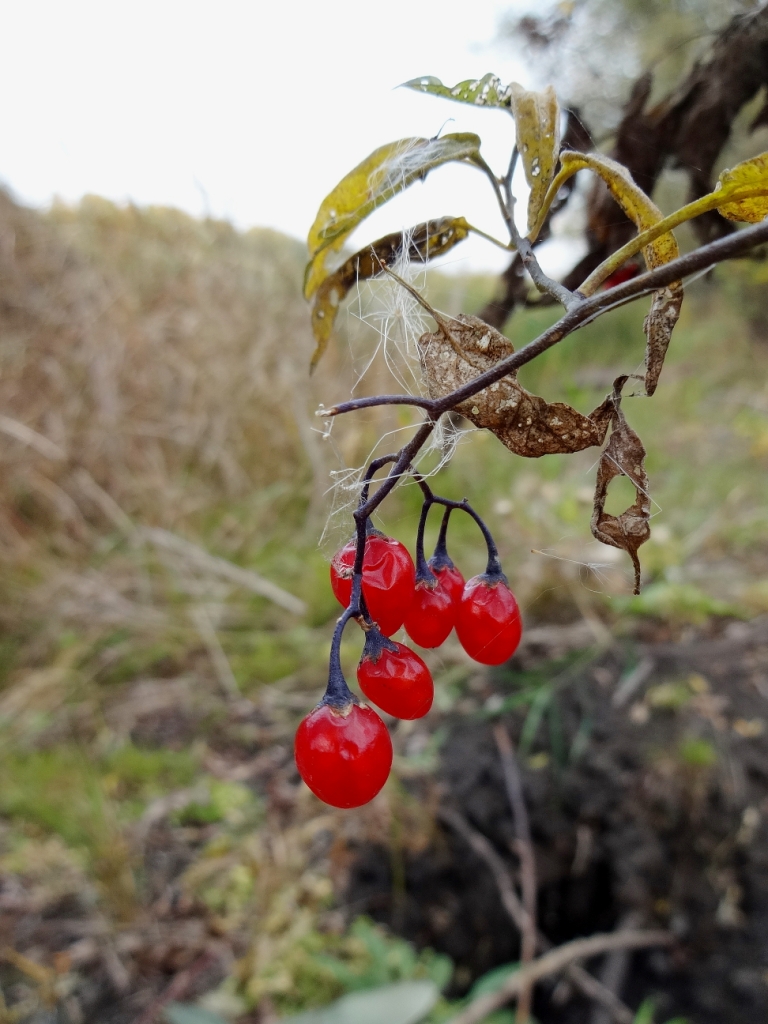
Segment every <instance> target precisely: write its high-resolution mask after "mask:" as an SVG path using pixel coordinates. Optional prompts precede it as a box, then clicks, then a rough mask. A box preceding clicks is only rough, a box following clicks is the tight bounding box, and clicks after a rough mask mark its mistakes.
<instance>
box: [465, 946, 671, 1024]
mask: <svg viewBox="0 0 768 1024" xmlns="http://www.w3.org/2000/svg"><path fill="white" fill-rule="evenodd" d="M673 941H674V936H673V935H672V933H671V932H664V931H621V932H611V933H610V934H608V935H591V936H590V937H589V938H588V939H574V940H573V941H572V942H566V943H564V944H563V945H562V946H557V947H556V948H555V949H552V950H550V952H549V953H545V954H544V956H540V957H539V958H538V960H534V961H533V963H532V964H529V965H528V966H527V967H522V968H521V969H520V970H519V971H516V972H515V973H514V974H512V975H510V977H509V978H508V979H507V980H506V981H505V982H504V984H503V985H502V986H501V987H500V988H498V989H497V990H496V991H495V992H489V993H488V995H485V996H479V997H478V998H477V999H475V1000H473V1001H472V1002H471V1003H470V1004H469V1006H468V1007H467V1008H466V1009H465V1010H464V1011H463V1012H462V1013H460V1014H458V1016H456V1017H454V1018H453V1019H452V1020H450V1021H449V1022H448V1024H480V1021H482V1020H484V1019H485V1018H486V1017H487V1016H489V1014H491V1013H493V1012H494V1011H495V1010H498V1009H499V1008H500V1007H502V1006H503V1005H504V1004H505V1003H507V1002H509V1001H510V1000H511V999H514V998H515V997H516V996H518V995H519V994H520V992H521V991H522V990H523V989H524V988H526V987H528V986H530V985H533V984H535V983H536V982H537V981H541V979H542V978H546V977H548V976H549V975H551V974H557V973H558V972H559V971H562V970H564V969H565V968H566V967H568V965H569V964H572V963H573V962H574V961H575V960H588V959H589V958H590V957H593V956H598V955H599V954H600V953H607V952H609V951H611V950H614V949H646V948H647V947H649V946H669V945H671V944H672V942H673Z"/></svg>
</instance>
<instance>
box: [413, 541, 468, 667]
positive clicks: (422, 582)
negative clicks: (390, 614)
mask: <svg viewBox="0 0 768 1024" xmlns="http://www.w3.org/2000/svg"><path fill="white" fill-rule="evenodd" d="M427 565H428V566H429V569H430V577H431V578H429V577H419V578H417V580H416V587H415V590H414V595H413V602H412V604H411V607H410V608H409V610H408V614H407V615H406V617H405V631H406V633H407V634H408V636H409V637H410V638H411V640H413V642H414V643H416V644H418V645H419V647H439V646H440V644H442V643H443V642H444V641H445V640H447V638H448V635H449V634H450V632H451V630H452V629H453V627H454V626H455V625H456V614H457V612H458V606H459V601H460V599H461V595H462V592H463V590H464V577H463V576H462V575H461V573H460V572H459V570H458V569H457V568H456V566H455V565H453V563H451V564H450V565H446V564H437V563H436V560H435V559H433V558H430V560H429V562H428V563H427Z"/></svg>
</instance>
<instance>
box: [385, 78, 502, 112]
mask: <svg viewBox="0 0 768 1024" xmlns="http://www.w3.org/2000/svg"><path fill="white" fill-rule="evenodd" d="M402 88H403V89H414V90H415V91H416V92H424V93H428V94H429V95H430V96H442V97H443V98H444V99H447V100H455V101H456V102H457V103H471V104H472V105H473V106H475V107H503V108H506V109H509V100H510V87H509V86H508V85H502V84H501V81H500V80H499V79H498V78H497V77H496V75H491V74H488V75H483V77H482V78H468V79H466V81H464V82H459V83H458V85H454V86H453V87H452V88H449V87H448V86H447V85H443V83H442V82H441V81H440V79H439V78H434V77H433V76H432V75H424V76H423V77H422V78H412V79H411V80H410V82H403V85H402Z"/></svg>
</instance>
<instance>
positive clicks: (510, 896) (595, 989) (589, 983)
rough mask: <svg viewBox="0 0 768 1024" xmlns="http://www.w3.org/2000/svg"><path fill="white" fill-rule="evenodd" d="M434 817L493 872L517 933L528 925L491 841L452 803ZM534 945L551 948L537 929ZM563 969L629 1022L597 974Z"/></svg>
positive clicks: (619, 1023) (625, 1009) (542, 949)
mask: <svg viewBox="0 0 768 1024" xmlns="http://www.w3.org/2000/svg"><path fill="white" fill-rule="evenodd" d="M437 817H438V818H439V819H440V821H442V822H444V823H445V824H446V825H448V826H449V827H450V828H452V829H453V830H454V832H456V833H457V834H458V835H460V836H461V838H462V839H463V840H464V841H465V842H466V843H467V845H468V846H469V847H470V848H471V849H472V850H473V851H474V852H475V853H476V854H477V856H478V857H479V858H480V859H481V860H482V861H484V862H485V864H486V865H487V866H488V868H489V869H490V871H491V874H492V875H493V879H494V881H495V883H496V887H497V888H498V890H499V895H500V896H501V903H502V906H503V907H504V909H505V910H506V912H507V914H508V915H509V917H510V918H511V920H512V922H513V923H514V924H515V926H516V927H517V928H518V929H519V931H520V932H521V934H522V933H523V931H524V929H525V928H526V927H528V915H527V913H526V910H525V907H524V906H523V904H522V903H521V901H520V898H519V896H518V895H517V892H516V891H515V885H514V882H513V880H512V876H511V875H510V873H509V871H508V870H507V866H506V864H505V863H504V861H503V860H502V858H501V857H500V856H499V854H498V853H497V852H496V850H495V849H494V848H493V845H492V844H491V843H490V842H489V841H488V840H487V839H486V837H485V836H484V835H483V834H482V832H478V831H477V829H475V828H473V827H472V826H471V825H470V824H469V822H468V821H467V819H466V818H465V817H464V815H463V814H460V813H459V811H457V810H455V809H454V808H452V807H441V808H440V809H439V810H438V812H437ZM536 946H537V949H538V950H539V951H540V952H542V953H547V952H549V950H550V949H552V948H553V947H552V943H551V942H550V941H549V939H548V938H547V937H546V935H543V934H542V933H541V932H538V934H537V936H536ZM565 973H566V974H567V976H568V978H569V980H570V981H571V982H572V983H573V984H574V985H575V987H576V988H577V989H578V990H579V991H580V992H581V993H582V995H585V996H586V997H587V998H588V999H592V1000H593V1001H594V1002H596V1003H599V1005H600V1006H602V1007H604V1008H605V1009H606V1010H608V1012H609V1013H610V1014H611V1015H612V1017H613V1019H614V1021H615V1022H616V1024H632V1022H633V1021H634V1018H635V1015H634V1014H633V1013H632V1011H631V1010H630V1009H629V1007H628V1006H626V1005H625V1004H624V1003H623V1002H622V1001H621V999H619V998H618V996H616V995H615V994H614V993H613V992H611V990H610V989H609V988H607V987H606V986H605V985H603V984H602V983H601V982H600V981H598V980H597V978H594V977H593V976H592V975H591V974H590V973H589V972H588V971H585V970H584V968H583V967H580V966H579V965H578V964H571V965H570V966H569V967H566V969H565Z"/></svg>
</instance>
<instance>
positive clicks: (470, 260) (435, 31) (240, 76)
mask: <svg viewBox="0 0 768 1024" xmlns="http://www.w3.org/2000/svg"><path fill="white" fill-rule="evenodd" d="M530 6H531V4H530V2H528V3H526V0H507V2H505V0H386V2H384V3H370V2H369V3H364V2H362V0H357V2H355V0H304V2H299V3H296V2H294V3H291V2H289V0H216V2H214V0H206V2H200V0H184V2H179V0H154V2H147V0H132V2H131V3H127V2H125V0H53V2H51V0H48V2H46V0H20V2H16V3H12V2H11V0H6V3H5V5H4V9H3V17H2V22H3V23H2V48H1V54H2V55H1V56H0V95H2V96H3V103H2V108H1V109H2V113H0V182H3V183H4V184H5V185H6V186H8V187H10V189H11V190H12V192H13V193H14V194H15V195H16V197H17V198H19V199H20V200H21V201H22V202H26V203H30V204H33V205H41V206H43V205H47V204H48V203H50V201H51V199H52V198H53V197H54V196H60V197H62V198H63V199H65V200H67V201H75V200H77V199H79V198H80V197H81V196H82V195H84V194H86V193H89V192H90V193H97V194H99V195H103V196H107V197H109V198H110V199H114V200H117V201H127V200H131V201H133V202H136V203H138V204H141V205H145V204H150V203H158V204H165V205H172V206H177V207H181V208H182V209H184V210H187V211H188V212H190V213H192V214H196V215H199V214H202V213H206V212H210V213H211V214H212V215H213V216H217V217H225V218H228V219H230V220H232V221H233V222H234V223H235V224H236V225H238V226H239V227H243V228H245V227H251V226H256V225H263V226H269V227H275V228H278V229H280V230H282V231H285V232H287V233H289V234H292V235H295V236H297V237H301V238H304V237H305V236H306V233H307V230H308V228H309V226H310V224H311V222H312V220H313V218H314V215H315V212H316V210H317V207H318V205H319V203H320V201H321V200H322V198H323V197H324V195H325V194H326V193H327V192H328V191H329V190H330V189H331V188H332V187H333V185H334V184H335V183H336V182H337V181H338V180H339V179H340V178H341V177H342V176H343V175H344V174H345V173H346V172H347V171H348V170H350V169H351V168H352V167H353V166H354V165H355V164H356V163H358V162H359V161H360V160H361V159H362V158H363V157H364V156H366V155H367V154H368V153H369V152H370V151H371V150H372V149H375V148H376V147H377V146H379V145H381V144H382V143H384V142H389V141H391V140H393V139H396V138H399V137H402V136H407V135H424V136H430V135H434V134H436V133H437V131H438V130H439V129H440V128H441V126H442V125H443V123H444V122H445V121H446V120H447V119H448V118H454V119H455V120H454V122H453V123H451V124H449V125H447V126H446V131H476V132H477V133H478V134H480V135H481V136H482V138H483V141H484V146H483V151H484V153H485V155H486V158H487V159H488V160H489V162H490V163H491V164H492V165H493V166H494V167H496V168H497V169H498V170H501V169H502V167H503V164H504V162H505V160H506V157H507V155H508V153H509V149H510V146H511V143H512V139H513V131H512V121H511V118H509V117H508V115H506V114H504V113H501V112H498V111H488V110H475V109H473V108H470V107H465V106H463V105H461V104H457V103H451V102H449V101H446V100H438V99H434V98H431V97H427V96H422V95H420V94H417V93H412V92H410V91H409V90H403V89H399V90H398V89H395V88H394V87H395V86H397V85H398V84H399V83H400V82H403V81H405V80H406V79H409V78H415V77H417V76H419V75H423V74H432V75H437V76H438V77H439V78H442V80H443V81H444V82H446V83H447V84H449V85H453V84H455V83H456V82H457V81H459V80H461V79H464V78H470V77H476V76H479V75H482V74H484V73H485V72H487V71H493V72H495V73H496V74H498V75H499V76H500V77H501V78H502V80H503V81H505V82H506V81H510V80H512V79H517V80H518V81H521V82H523V83H524V84H526V72H525V70H524V69H523V68H522V67H520V66H518V65H516V64H514V63H513V61H512V60H511V57H510V54H509V52H508V51H505V49H504V48H502V47H500V46H498V45H494V38H495V35H496V30H497V26H498V23H499V20H500V18H501V16H502V15H503V14H504V13H505V12H506V11H508V10H510V9H512V8H514V9H516V10H521V9H522V8H524V7H530ZM448 214H450V215H456V216H458V215H463V216H465V217H467V219H468V220H470V221H471V222H473V223H476V224H477V225H478V226H479V227H482V228H484V229H486V230H488V231H490V232H491V233H494V234H496V235H498V236H499V237H503V231H502V226H501V223H500V218H499V217H498V214H497V210H496V206H495V200H494V198H493V195H492V193H491V191H490V188H489V187H488V186H487V184H486V183H485V182H484V180H483V178H482V176H481V175H480V174H478V172H476V171H473V170H471V169H470V168H465V167H458V166H457V167H446V168H441V169H439V170H437V171H436V172H434V173H433V174H432V175H431V176H430V177H429V179H428V180H427V182H426V183H425V184H424V185H421V184H417V185H414V186H412V188H411V189H410V190H409V193H406V194H405V195H404V196H402V197H400V198H399V199H397V200H395V201H393V203H392V204H391V205H390V206H388V207H384V208H382V210H380V211H378V212H377V213H376V214H374V216H373V217H371V218H370V219H369V221H368V222H366V225H365V227H364V229H363V230H362V233H358V235H356V236H355V239H354V240H353V241H359V242H360V244H363V243H364V241H365V240H366V239H370V238H375V237H378V236H379V235H381V234H384V233H386V232H387V231H392V230H396V229H399V228H401V227H404V226H407V225H409V224H413V223H416V222H418V221H421V220H424V219H426V218H427V217H433V216H442V215H448ZM448 260H449V261H452V264H453V266H454V268H455V269H457V270H458V269H478V268H480V267H487V268H494V269H495V268H498V267H500V266H503V265H504V263H505V256H504V254H503V253H500V252H497V251H495V250H493V249H492V248H491V247H489V246H488V245H487V244H486V243H484V242H480V241H477V240H470V241H468V242H465V243H464V244H463V245H462V246H461V247H460V248H459V249H457V250H455V252H453V253H451V254H450V255H449V257H448Z"/></svg>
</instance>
